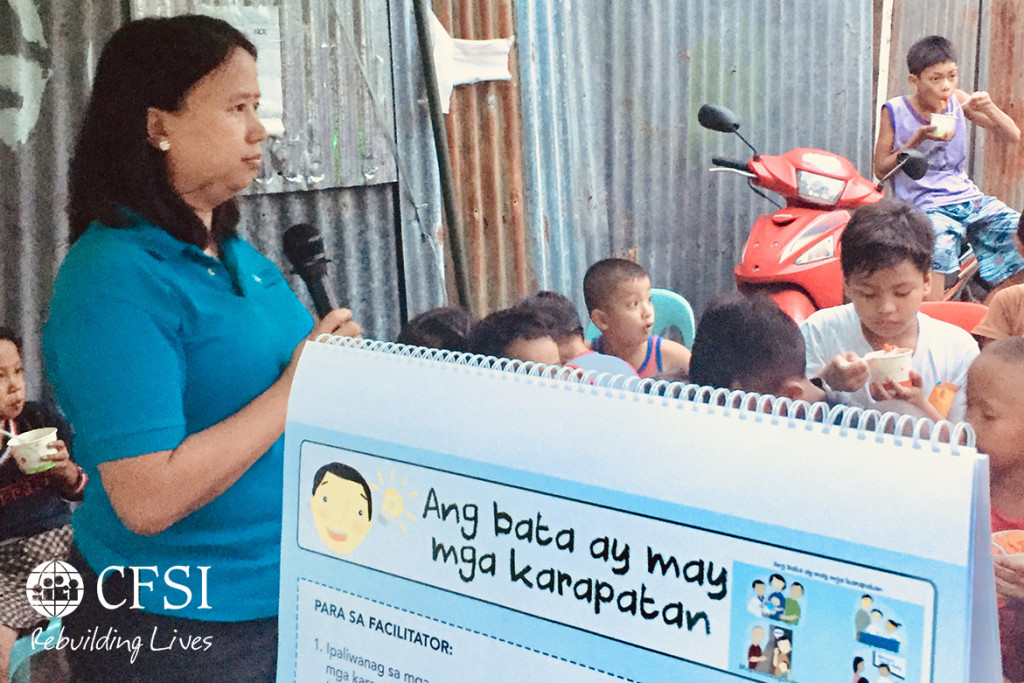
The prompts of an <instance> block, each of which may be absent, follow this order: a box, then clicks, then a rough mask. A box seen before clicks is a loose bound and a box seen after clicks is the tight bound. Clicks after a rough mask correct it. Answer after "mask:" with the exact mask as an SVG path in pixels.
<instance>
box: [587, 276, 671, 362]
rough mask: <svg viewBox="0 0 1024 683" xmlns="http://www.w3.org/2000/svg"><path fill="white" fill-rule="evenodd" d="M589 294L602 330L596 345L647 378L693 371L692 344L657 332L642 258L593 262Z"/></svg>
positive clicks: (589, 306) (593, 316) (592, 312)
mask: <svg viewBox="0 0 1024 683" xmlns="http://www.w3.org/2000/svg"><path fill="white" fill-rule="evenodd" d="M583 298H584V300H585V301H586V303H587V311H588V312H589V313H590V319H591V320H592V321H594V325H596V326H597V328H598V329H599V330H601V335H600V336H599V337H597V338H596V339H594V341H593V342H591V349H593V350H594V351H597V352H598V353H604V354H608V355H610V356H618V357H619V358H621V359H622V360H624V361H626V362H627V363H629V364H630V365H631V366H632V367H633V368H634V369H635V370H636V374H637V375H639V376H640V377H642V378H645V377H654V376H655V375H658V374H660V373H665V372H675V371H681V372H687V371H689V368H690V350H689V349H687V348H686V347H685V346H683V345H682V344H680V343H679V342H676V341H672V340H671V339H664V338H662V337H660V336H658V335H656V334H651V331H652V330H653V329H654V305H653V304H652V303H651V278H650V276H648V275H647V271H646V270H645V269H644V267H643V266H641V265H640V264H639V263H636V262H634V261H628V260H626V259H620V258H607V259H604V260H602V261H598V262H597V263H594V264H592V265H591V266H590V267H589V268H588V269H587V273H586V275H584V276H583Z"/></svg>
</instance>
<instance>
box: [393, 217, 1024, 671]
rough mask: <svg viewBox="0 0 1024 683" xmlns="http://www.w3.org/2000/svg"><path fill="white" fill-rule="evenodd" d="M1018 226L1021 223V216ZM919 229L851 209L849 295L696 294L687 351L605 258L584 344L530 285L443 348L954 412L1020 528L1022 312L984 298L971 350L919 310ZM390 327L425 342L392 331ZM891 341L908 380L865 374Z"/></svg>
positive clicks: (926, 236)
mask: <svg viewBox="0 0 1024 683" xmlns="http://www.w3.org/2000/svg"><path fill="white" fill-rule="evenodd" d="M1018 230H1019V231H1021V232H1024V224H1022V225H1021V226H1020V227H1019V228H1018ZM1020 237H1021V239H1024V234H1022V235H1020ZM933 241H934V234H933V231H932V229H931V225H930V223H929V221H928V219H927V218H926V217H925V216H924V214H922V213H921V212H920V211H917V210H916V209H914V207H912V206H910V205H909V204H906V203H904V202H901V201H899V200H883V201H882V202H880V203H878V204H875V205H872V206H868V207H864V208H861V209H858V210H857V211H856V212H855V213H854V215H853V217H852V218H851V220H850V222H849V224H848V226H847V228H846V230H845V232H844V234H843V236H842V240H841V242H842V249H841V252H840V261H841V265H842V272H843V284H844V289H845V292H846V295H847V298H848V299H849V303H847V304H845V305H843V306H837V307H834V308H829V309H823V310H820V311H817V312H816V313H814V314H813V315H811V316H810V317H809V318H808V319H807V320H806V321H804V323H803V324H802V325H801V326H797V324H796V323H795V322H794V321H793V320H792V319H791V318H790V317H789V316H788V315H787V314H786V313H784V312H783V311H782V310H781V309H779V307H778V306H777V305H776V304H775V303H774V302H773V301H772V300H771V299H769V298H767V297H743V296H738V295H735V296H730V297H727V298H723V299H719V300H717V301H713V302H711V304H710V305H709V306H707V308H706V310H705V311H704V312H703V315H702V316H701V318H700V321H699V324H698V325H697V332H696V336H695V338H694V341H693V344H692V349H691V350H687V349H686V348H685V347H684V346H682V345H681V344H678V343H677V342H671V341H669V340H665V339H661V338H660V337H658V336H657V335H654V334H652V332H653V327H652V326H653V317H654V314H653V309H652V306H651V303H650V279H649V277H648V275H647V273H646V271H645V270H644V269H643V268H642V267H641V266H639V265H638V264H636V263H633V262H630V261H625V260H623V259H605V260H603V261H599V262H597V263H595V264H593V265H592V266H591V267H590V268H589V269H588V271H587V274H586V277H585V278H584V295H585V300H586V304H587V308H588V310H589V312H590V318H591V321H592V322H593V323H594V324H595V325H596V326H597V328H598V329H599V330H600V331H601V335H600V336H599V337H596V338H595V339H593V340H592V342H591V343H590V344H589V345H588V344H587V343H586V342H585V341H584V332H583V324H582V322H581V320H580V317H579V315H578V314H577V313H576V310H575V308H574V306H573V304H572V302H571V301H570V300H569V299H568V298H567V297H565V296H563V295H562V294H559V293H556V292H539V293H537V294H534V295H532V296H529V297H527V298H525V299H522V300H521V301H519V302H517V303H516V304H514V305H513V306H511V307H510V308H508V309H505V310H502V311H498V312H495V313H492V314H490V315H488V316H487V317H485V318H484V319H483V320H481V321H479V322H477V323H475V324H473V325H472V326H471V328H470V331H469V332H468V333H467V334H465V335H463V336H462V337H460V338H459V341H457V342H453V343H451V345H450V346H448V347H447V348H451V349H453V350H457V349H459V348H465V349H467V350H469V351H470V352H473V353H480V354H485V355H494V356H501V357H506V358H518V359H520V360H526V361H535V362H539V363H547V364H563V365H568V366H570V367H574V368H581V369H585V370H595V371H598V372H609V373H613V374H629V375H639V376H641V377H643V376H654V377H659V378H667V379H674V380H678V379H685V380H687V381H689V382H692V383H694V384H699V385H702V386H710V387H721V388H726V389H730V390H741V391H745V392H755V393H758V394H771V395H775V396H783V397H787V398H789V399H792V400H803V401H807V402H808V403H812V402H817V401H824V402H826V403H828V404H829V405H831V406H836V405H848V406H854V407H861V408H874V409H877V410H880V411H894V412H899V413H904V414H910V415H914V416H918V417H928V418H931V419H933V420H941V419H948V420H950V421H964V420H966V421H967V422H969V423H970V424H971V425H972V426H973V427H974V429H975V431H976V433H977V435H978V436H977V438H978V447H979V450H981V451H983V452H985V453H987V454H988V455H989V456H990V458H991V472H992V483H991V491H992V520H993V530H994V531H998V530H1002V529H1024V394H1021V392H1020V391H1019V387H1020V386H1022V385H1024V337H1021V336H1019V335H1014V334H1013V331H1014V330H1017V329H1019V328H1018V327H1017V326H1020V325H1024V316H1022V317H1017V316H1014V315H1012V313H1013V310H1014V308H1013V306H1012V305H1011V306H1007V307H1002V308H997V309H995V310H996V311H999V315H1000V316H1001V317H1000V319H999V321H993V320H991V319H990V318H991V316H990V318H986V320H985V321H983V324H982V325H979V331H980V332H982V333H983V337H982V338H983V339H985V340H986V341H990V342H991V343H988V344H986V346H985V350H984V352H983V353H982V352H980V351H979V346H978V343H977V341H976V340H975V338H974V337H973V336H972V335H971V334H970V333H968V332H967V331H965V330H963V329H961V328H960V327H957V326H955V325H952V324H950V323H946V322H943V321H940V320H936V319H933V318H931V317H929V316H927V315H925V314H924V313H922V312H921V311H920V310H919V309H920V305H921V302H922V301H923V300H924V299H925V297H926V295H927V293H928V291H929V287H930V281H931V279H932V278H933V277H934V274H933V273H932V267H931V265H932V245H933ZM1002 297H1005V298H1011V297H1012V298H1013V300H1014V301H1017V302H1019V301H1020V300H1021V299H1024V285H1017V286H1014V287H1009V288H1006V289H1004V290H1002V291H1001V292H1000V298H997V301H998V300H1000V299H1001V298H1002ZM1017 305H1020V304H1019V303H1018V304H1017ZM990 313H991V312H990ZM425 315H427V316H438V315H441V313H440V312H432V313H428V314H425ZM460 319H461V318H460ZM417 325H419V322H418V319H414V320H413V321H411V322H410V328H412V327H416V326H417ZM407 329H408V328H407ZM436 336H437V335H435V337H436ZM400 339H403V340H404V341H406V342H409V343H418V344H431V340H430V339H428V338H427V337H425V336H421V337H419V338H414V337H411V336H410V335H409V334H408V333H407V332H406V331H403V336H402V337H400ZM431 345H433V344H431ZM891 348H900V349H909V350H910V352H911V370H910V371H909V381H905V382H896V381H893V380H881V381H878V380H873V379H872V377H871V375H870V373H869V368H868V363H867V362H866V361H865V356H866V355H867V354H869V353H871V352H873V351H880V350H887V349H891ZM659 349H660V351H659ZM691 352H692V354H691ZM995 571H996V582H997V589H998V594H999V598H1000V601H1001V602H1000V604H1001V605H1002V608H1001V610H1000V625H1001V638H1002V641H1003V648H1004V664H1003V665H1004V669H1005V671H1006V675H1007V680H1010V681H1021V680H1024V569H1021V566H1020V565H1018V564H1015V563H1014V562H1012V561H1008V560H1006V559H1005V558H999V557H997V558H996V559H995Z"/></svg>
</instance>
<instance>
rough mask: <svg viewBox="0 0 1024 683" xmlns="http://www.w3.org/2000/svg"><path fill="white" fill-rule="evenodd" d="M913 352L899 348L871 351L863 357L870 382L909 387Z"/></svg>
mask: <svg viewBox="0 0 1024 683" xmlns="http://www.w3.org/2000/svg"><path fill="white" fill-rule="evenodd" d="M913 355H914V352H913V350H911V349H907V348H899V349H895V350H893V351H872V352H871V353H868V354H865V355H864V360H865V361H866V362H867V364H868V372H870V373H871V381H872V382H878V383H880V384H884V383H885V382H889V381H893V382H896V383H897V384H902V385H903V386H905V387H907V386H910V367H911V364H912V359H913Z"/></svg>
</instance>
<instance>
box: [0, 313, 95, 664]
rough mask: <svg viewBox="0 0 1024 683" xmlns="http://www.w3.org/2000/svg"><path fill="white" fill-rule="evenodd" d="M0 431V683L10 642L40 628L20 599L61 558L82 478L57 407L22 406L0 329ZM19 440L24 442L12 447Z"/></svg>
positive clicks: (12, 343)
mask: <svg viewBox="0 0 1024 683" xmlns="http://www.w3.org/2000/svg"><path fill="white" fill-rule="evenodd" d="M0 429H3V431H4V432H6V433H8V434H14V435H15V436H14V437H8V436H7V435H6V434H0V566H2V567H3V568H4V569H3V571H0V681H6V680H7V678H8V665H9V662H10V654H11V647H12V646H13V645H14V641H15V640H16V639H17V638H18V637H19V636H21V635H24V634H25V633H27V632H29V631H30V630H31V629H32V628H33V627H35V626H37V625H39V623H40V622H43V623H44V624H45V621H46V620H45V619H44V618H43V617H41V616H40V615H39V613H38V612H36V611H35V610H34V609H33V608H32V606H31V605H30V604H29V602H28V600H27V599H26V597H25V586H26V583H27V580H28V575H29V573H30V572H31V571H32V570H33V569H35V568H36V567H37V566H39V565H40V564H42V563H44V562H48V561H51V560H65V559H67V555H68V550H69V548H70V544H71V526H70V521H71V506H70V503H69V501H72V500H79V499H81V496H82V491H84V490H85V483H86V480H87V477H86V475H85V473H84V472H82V470H81V469H80V468H79V467H78V465H76V464H75V463H74V462H72V461H71V457H70V455H69V453H68V446H67V443H68V442H69V441H70V429H69V428H68V425H67V423H66V422H65V421H64V419H63V418H62V417H61V415H60V413H59V412H58V411H57V410H56V408H54V406H53V405H52V404H51V403H47V402H41V401H40V402H36V401H26V400H25V377H24V371H23V369H22V364H21V340H20V339H19V338H18V336H17V335H15V334H14V333H13V331H11V330H9V329H6V328H2V327H0ZM50 430H53V431H52V433H51V432H50ZM32 432H42V433H40V434H38V436H41V437H42V438H32V439H26V437H32V436H33V434H32ZM11 441H14V443H15V445H14V446H13V447H11V443H10V442H11ZM19 441H28V443H26V444H25V445H24V446H21V447H19V446H17V445H16V444H17V443H18V442H19ZM36 445H38V446H39V447H40V448H39V449H38V451H39V452H40V453H41V454H42V459H41V460H36V459H33V460H31V461H29V460H26V461H25V468H26V469H27V470H29V471H30V472H33V473H31V474H30V473H27V472H25V471H23V470H22V469H21V467H19V464H18V458H17V457H15V454H14V451H15V450H22V449H29V450H35V446H36Z"/></svg>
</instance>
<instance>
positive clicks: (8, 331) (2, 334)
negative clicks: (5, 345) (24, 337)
mask: <svg viewBox="0 0 1024 683" xmlns="http://www.w3.org/2000/svg"><path fill="white" fill-rule="evenodd" d="M0 341H9V342H11V343H12V344H14V348H16V349H18V353H21V335H19V334H18V333H17V332H15V331H14V328H12V327H5V326H2V325H0Z"/></svg>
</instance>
